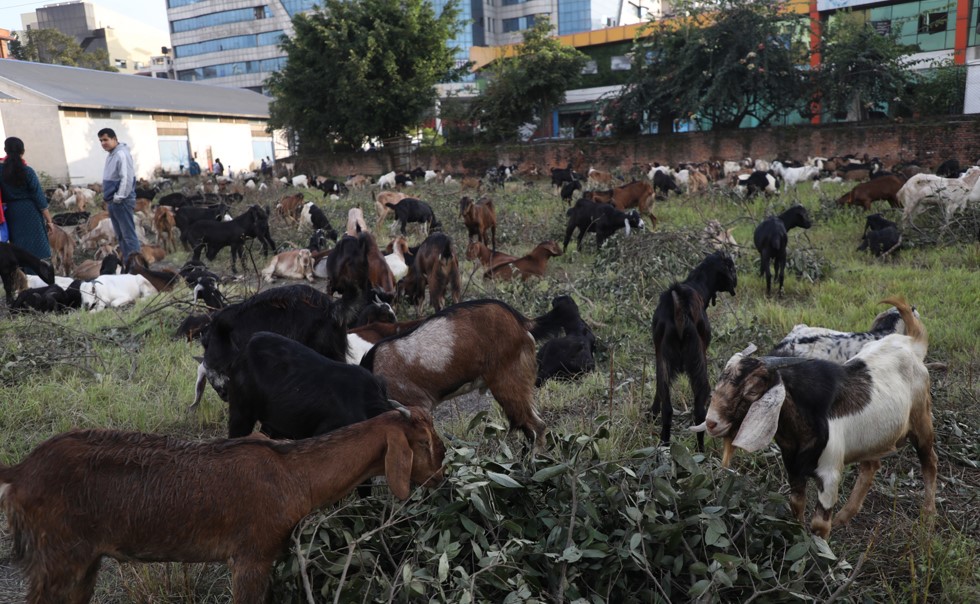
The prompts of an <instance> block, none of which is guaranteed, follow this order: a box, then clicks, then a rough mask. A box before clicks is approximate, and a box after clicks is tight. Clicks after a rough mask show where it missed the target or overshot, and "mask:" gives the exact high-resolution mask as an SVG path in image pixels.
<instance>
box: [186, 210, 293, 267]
mask: <svg viewBox="0 0 980 604" xmlns="http://www.w3.org/2000/svg"><path fill="white" fill-rule="evenodd" d="M249 237H254V238H256V239H258V240H259V242H260V243H261V244H262V255H263V256H268V255H269V250H270V249H272V250H274V249H275V248H276V243H275V241H273V240H272V235H271V234H270V233H269V215H268V214H267V213H266V211H265V210H263V209H262V208H261V207H260V206H252V207H250V208H249V209H247V210H246V211H245V213H243V214H242V215H240V216H238V217H236V218H234V219H233V220H231V221H228V222H217V221H213V220H201V221H199V222H195V223H194V224H192V225H191V226H190V228H189V229H188V233H187V239H188V241H190V242H191V244H192V245H193V247H194V258H193V259H194V260H195V261H200V260H201V252H202V251H203V250H204V248H207V257H208V260H214V259H215V257H217V255H218V252H220V251H221V249H222V248H224V247H230V248H231V272H233V273H234V272H236V271H235V258H236V257H237V258H238V259H240V260H241V261H242V268H243V269H244V268H245V257H244V256H245V254H244V249H245V240H246V238H249Z"/></svg>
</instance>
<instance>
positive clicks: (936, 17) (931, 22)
mask: <svg viewBox="0 0 980 604" xmlns="http://www.w3.org/2000/svg"><path fill="white" fill-rule="evenodd" d="M947 15H948V13H946V12H945V11H944V12H940V13H925V14H922V15H919V33H920V34H941V33H943V32H945V31H946V24H947V22H948V17H947Z"/></svg>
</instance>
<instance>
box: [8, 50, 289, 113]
mask: <svg viewBox="0 0 980 604" xmlns="http://www.w3.org/2000/svg"><path fill="white" fill-rule="evenodd" d="M4 80H8V81H9V82H12V83H14V84H18V85H20V86H23V87H25V88H28V89H30V90H33V91H34V92H37V93H38V94H41V95H44V96H46V97H48V98H50V99H52V100H53V101H55V102H57V103H58V104H59V105H60V106H66V107H79V108H88V109H106V110H115V111H147V112H160V113H184V114H191V115H213V116H224V117H239V118H254V119H268V118H269V102H270V101H271V99H270V98H269V97H267V96H264V95H261V94H259V93H257V92H252V91H251V90H244V89H242V88H224V87H221V86H208V85H206V84H194V83H191V82H180V81H177V80H164V79H159V78H149V77H146V76H137V75H128V74H121V73H112V72H108V71H97V70H94V69H82V68H80V67H64V66H62V65H46V64H43V63H30V62H28V61H17V60H14V59H0V89H2V88H3V81H4ZM0 92H2V90H0Z"/></svg>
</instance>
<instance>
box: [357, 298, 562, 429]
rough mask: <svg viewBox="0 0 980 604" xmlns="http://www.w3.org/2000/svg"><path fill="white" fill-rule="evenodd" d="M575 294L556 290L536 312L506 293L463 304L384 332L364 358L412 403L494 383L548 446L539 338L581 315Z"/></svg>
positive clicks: (507, 408)
mask: <svg viewBox="0 0 980 604" xmlns="http://www.w3.org/2000/svg"><path fill="white" fill-rule="evenodd" d="M570 301H571V299H570V298H568V297H567V296H561V297H558V298H556V299H555V300H554V301H553V303H552V306H553V308H552V310H551V311H550V312H549V313H547V314H545V315H542V316H540V317H538V318H536V319H533V320H531V319H527V318H526V317H524V316H523V315H521V314H520V313H519V312H517V311H516V310H514V309H513V308H511V307H510V306H508V305H507V304H505V303H503V302H500V301H498V300H473V301H467V302H463V303H461V304H456V305H454V306H450V307H449V308H446V309H445V310H443V311H441V312H438V313H436V314H435V315H433V316H432V317H429V318H428V319H426V320H425V321H424V322H422V323H421V324H420V325H419V326H418V327H416V328H415V329H413V330H412V331H410V332H408V333H405V334H402V335H397V336H393V337H391V338H385V339H384V340H381V341H380V342H378V343H377V344H375V345H374V348H372V349H371V350H370V352H368V353H367V354H366V355H365V356H364V358H363V359H362V360H361V366H362V367H365V368H366V369H369V370H370V371H372V372H373V373H374V374H375V375H376V376H378V377H380V378H382V379H384V380H385V381H386V382H387V384H388V395H389V396H390V397H391V398H393V399H395V400H397V401H399V402H401V403H402V404H404V405H406V406H409V407H424V408H426V409H431V408H433V407H435V406H436V405H438V404H439V403H440V402H442V401H445V400H449V399H451V398H455V397H457V396H459V395H461V394H465V393H467V392H470V391H472V390H475V389H478V388H479V389H489V390H490V392H491V394H493V397H494V398H495V399H496V400H497V402H498V403H500V406H501V407H502V408H503V410H504V413H505V414H506V415H507V418H508V419H509V420H510V425H511V428H518V429H520V430H521V431H522V432H523V433H524V435H525V436H527V438H528V439H530V440H532V441H533V442H534V443H535V445H536V446H538V447H541V446H543V445H544V431H545V424H544V421H542V419H541V417H540V416H538V412H537V410H536V409H535V407H534V381H535V378H536V374H537V362H536V360H535V350H534V341H535V340H539V339H542V338H545V337H551V336H554V335H557V333H559V331H560V330H561V329H562V328H563V327H564V325H566V324H569V323H570V322H573V321H577V320H580V317H579V316H578V309H577V307H574V302H573V303H572V304H571V305H569V304H568V302H570ZM570 315H574V316H570ZM436 343H438V345H436Z"/></svg>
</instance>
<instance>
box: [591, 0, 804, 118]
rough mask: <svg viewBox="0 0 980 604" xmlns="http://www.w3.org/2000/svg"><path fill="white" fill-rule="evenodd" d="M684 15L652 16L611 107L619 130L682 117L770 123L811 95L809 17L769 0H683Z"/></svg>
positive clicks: (609, 110)
mask: <svg viewBox="0 0 980 604" xmlns="http://www.w3.org/2000/svg"><path fill="white" fill-rule="evenodd" d="M681 8H682V9H683V10H682V11H678V12H679V14H682V15H683V16H681V17H677V18H675V19H672V20H669V21H659V22H655V23H652V24H651V25H650V26H649V27H648V28H647V29H645V30H644V31H643V32H642V33H641V37H638V39H637V40H636V42H635V44H634V47H633V56H634V66H633V73H632V77H631V80H630V83H629V84H627V86H625V87H624V90H623V93H622V94H621V95H620V96H619V98H615V99H613V100H612V101H611V102H610V103H609V104H608V105H607V106H606V107H605V108H604V114H605V115H606V116H607V117H608V119H610V120H611V121H612V123H613V124H614V125H615V126H616V127H617V130H618V131H620V132H629V131H636V130H638V129H639V128H640V127H641V126H642V124H643V123H644V122H647V121H649V122H657V123H659V124H660V131H662V132H663V131H666V132H670V131H671V130H672V122H673V120H674V119H677V118H685V119H687V118H691V119H695V120H698V121H700V122H701V123H702V125H705V126H708V125H710V126H711V127H713V128H737V127H739V126H740V125H742V124H743V122H744V121H745V120H746V119H747V118H751V119H754V120H755V121H756V123H757V124H758V125H759V126H766V125H769V124H771V123H772V122H773V121H774V120H776V119H778V118H780V117H783V116H785V115H787V114H789V113H790V112H792V111H793V110H796V109H798V108H799V107H801V106H802V104H803V99H804V98H806V78H805V77H804V75H803V72H802V70H801V69H800V66H801V65H803V64H804V63H805V60H806V57H807V53H806V49H805V44H804V42H803V40H804V36H803V32H804V31H805V27H806V22H805V21H804V20H802V19H800V18H799V17H797V16H796V15H790V14H786V13H784V12H782V3H779V2H772V1H770V0H749V1H745V0H711V1H707V2H696V3H690V4H688V5H684V6H682V7H681Z"/></svg>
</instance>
